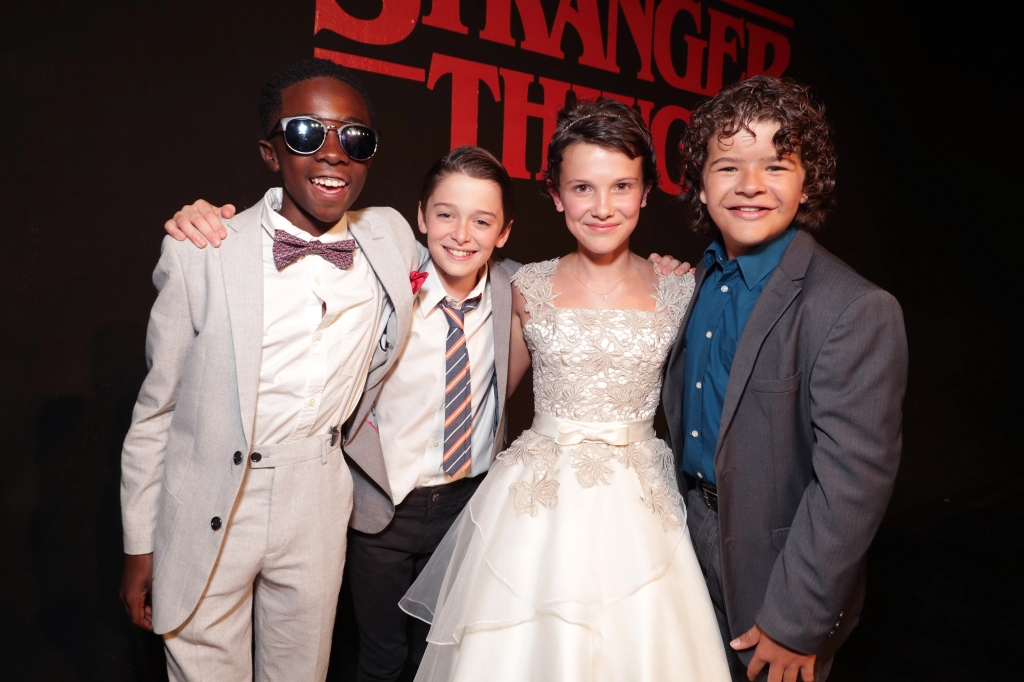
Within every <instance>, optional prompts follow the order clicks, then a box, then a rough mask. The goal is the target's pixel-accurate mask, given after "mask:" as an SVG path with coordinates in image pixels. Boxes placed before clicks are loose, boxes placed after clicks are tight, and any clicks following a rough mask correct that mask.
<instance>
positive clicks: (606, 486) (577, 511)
mask: <svg viewBox="0 0 1024 682" xmlns="http://www.w3.org/2000/svg"><path fill="white" fill-rule="evenodd" d="M557 262H558V261H557V260H553V261H547V262H543V263H533V264H530V265H527V266H524V267H523V268H522V269H521V270H520V271H519V273H518V274H517V275H516V276H515V277H514V278H513V282H514V283H515V284H516V285H517V286H518V288H519V290H520V291H521V292H522V294H523V296H524V297H525V298H526V301H527V307H526V309H527V312H529V313H530V321H529V322H527V324H526V325H525V327H524V328H523V333H524V336H525V337H526V342H527V344H528V345H529V347H530V351H531V353H532V356H533V372H534V374H533V376H534V405H535V409H536V412H537V414H536V417H535V420H534V425H533V427H532V428H531V429H530V430H528V431H526V432H525V433H523V435H521V436H520V437H519V438H518V439H516V441H515V442H514V443H512V445H511V446H510V447H509V448H508V449H507V450H506V451H504V452H503V453H501V454H500V455H498V461H496V462H495V463H494V464H493V465H492V466H491V471H490V473H489V474H488V475H487V478H486V479H485V480H484V482H483V483H482V484H481V485H480V487H479V489H478V490H477V492H476V494H475V495H474V496H473V498H472V499H471V500H470V502H469V504H468V505H467V507H466V509H465V510H464V511H463V513H462V515H461V516H460V517H459V519H458V520H457V521H456V523H455V525H454V526H453V527H452V529H451V530H450V531H449V533H448V535H447V536H446V537H445V539H444V540H443V541H442V543H441V545H440V546H439V547H438V550H437V551H436V552H435V554H434V556H433V557H432V558H431V560H430V563H429V564H428V565H427V567H426V569H425V570H424V571H423V573H422V574H421V575H420V577H419V579H418V580H417V581H416V583H415V584H414V585H413V586H412V588H411V589H410V590H409V593H408V594H407V595H406V596H405V598H404V599H403V600H402V608H403V609H405V610H406V611H407V612H409V613H411V614H412V615H414V616H417V617H419V618H422V619H423V620H426V621H428V622H430V623H432V625H431V628H430V634H429V636H428V637H427V641H428V642H429V644H428V647H427V651H426V655H425V656H424V659H423V662H422V664H421V666H420V669H419V672H418V674H417V675H416V680H417V681H419V680H438V681H441V680H444V681H448V680H467V681H468V680H471V681H473V682H478V681H479V680H488V681H489V682H490V681H496V680H508V681H510V682H512V681H515V682H523V681H526V680H537V681H540V680H560V681H561V680H564V681H577V680H578V681H584V680H586V681H594V682H598V681H600V682H622V681H623V680H630V681H633V680H665V681H671V682H687V681H691V680H692V681H693V682H698V681H699V682H714V681H717V680H722V681H723V682H724V681H727V680H729V673H728V668H727V664H726V660H725V654H724V651H723V649H722V639H721V635H720V634H719V631H718V626H717V623H716V620H715V616H714V612H713V610H712V606H711V601H710V599H709V597H708V594H707V588H706V587H705V585H704V579H703V577H702V575H701V571H700V567H699V565H698V564H697V559H696V556H695V555H694V552H693V547H692V546H691V544H690V537H689V534H688V532H687V530H686V523H685V510H684V508H683V506H682V502H681V499H680V495H679V493H678V491H677V489H676V481H675V467H674V465H673V458H672V452H671V450H669V448H668V447H667V445H666V444H665V443H664V442H663V441H661V440H659V439H657V438H654V437H653V436H654V432H653V428H652V427H651V423H652V421H653V417H654V412H655V409H656V408H657V405H658V399H659V394H660V390H661V371H662V366H663V365H664V363H665V358H666V357H667V355H668V352H669V349H670V348H671V347H672V342H673V341H674V339H675V336H676V333H677V332H678V329H679V324H680V322H681V320H682V317H683V313H684V312H685V310H686V306H687V304H688V303H689V300H690V297H691V296H692V295H693V289H694V280H693V277H692V276H691V275H686V276H684V277H663V278H661V281H660V283H659V286H658V288H657V290H656V293H655V294H654V297H655V299H656V300H657V306H656V310H655V311H654V312H644V311H638V310H596V309H583V308H558V307H556V306H555V305H554V301H555V299H556V297H557V296H558V294H557V293H555V292H553V291H552V287H551V280H550V276H551V275H552V274H553V273H554V272H555V267H556V265H557Z"/></svg>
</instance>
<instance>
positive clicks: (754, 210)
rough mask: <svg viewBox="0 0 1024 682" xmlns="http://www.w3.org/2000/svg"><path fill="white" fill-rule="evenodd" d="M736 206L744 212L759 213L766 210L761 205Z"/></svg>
mask: <svg viewBox="0 0 1024 682" xmlns="http://www.w3.org/2000/svg"><path fill="white" fill-rule="evenodd" d="M736 208H737V209H738V210H740V211H743V212H744V213H757V212H758V211H763V210H764V208H763V207H761V206H737V207H736Z"/></svg>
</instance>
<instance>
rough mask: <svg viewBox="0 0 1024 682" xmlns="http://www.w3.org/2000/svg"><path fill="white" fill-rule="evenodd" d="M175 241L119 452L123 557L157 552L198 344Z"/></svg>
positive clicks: (162, 265)
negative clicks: (177, 419) (171, 444)
mask: <svg viewBox="0 0 1024 682" xmlns="http://www.w3.org/2000/svg"><path fill="white" fill-rule="evenodd" d="M173 244H174V241H173V240H172V239H171V238H170V237H165V238H164V242H163V245H162V247H161V253H160V261H159V263H157V266H156V270H154V271H153V283H154V284H155V285H156V288H157V291H158V292H159V293H158V295H157V298H156V302H155V303H154V304H153V309H152V311H151V312H150V316H149V327H148V329H147V332H146V363H147V365H148V366H149V373H148V374H147V375H146V379H145V381H144V382H143V383H142V389H141V390H140V391H139V397H138V400H136V402H135V410H134V411H133V413H132V423H131V427H130V428H129V429H128V435H127V436H126V437H125V440H124V447H123V449H122V450H121V519H122V525H123V527H124V552H125V554H148V553H150V552H152V551H153V533H154V529H155V527H156V515H157V504H158V502H159V498H160V494H161V487H162V479H163V464H164V456H165V454H166V452H167V439H168V433H169V431H170V425H171V417H172V415H173V414H174V407H175V402H176V399H177V395H178V384H179V381H180V376H181V368H182V364H183V363H184V361H185V356H186V354H187V352H188V349H189V347H190V346H191V345H192V342H193V340H194V339H195V336H196V335H195V330H194V327H193V325H192V321H191V317H190V314H189V305H188V296H187V291H186V287H185V277H184V273H183V271H182V268H181V262H180V261H179V260H178V255H177V253H176V249H175V248H174V246H173Z"/></svg>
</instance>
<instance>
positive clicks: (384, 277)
mask: <svg viewBox="0 0 1024 682" xmlns="http://www.w3.org/2000/svg"><path fill="white" fill-rule="evenodd" d="M364 216H365V214H363V213H359V212H354V213H349V224H348V229H349V233H350V234H351V235H352V238H353V239H355V240H356V242H358V243H359V249H360V250H361V251H362V252H363V253H364V254H365V255H366V260H368V261H369V262H370V267H371V268H373V272H374V274H375V275H376V276H377V280H378V281H379V282H380V283H381V286H383V287H384V291H385V292H386V293H387V295H388V298H389V299H390V300H391V304H392V305H393V306H394V307H395V316H396V318H397V323H398V334H397V338H398V339H401V340H402V341H403V342H404V340H405V338H406V336H407V335H408V333H409V322H410V320H411V319H412V286H411V285H410V283H409V269H408V267H406V266H405V265H404V263H403V262H402V259H401V252H400V251H399V250H398V246H397V245H396V244H394V243H393V242H392V240H391V238H390V236H389V234H388V231H387V230H386V229H383V228H382V227H379V226H374V225H373V224H372V223H370V221H368V220H366V219H365V217H364ZM398 355H399V354H398V353H397V352H391V353H389V354H388V359H387V360H386V361H385V363H384V366H383V367H382V368H381V369H380V370H375V371H376V372H377V373H378V374H377V376H381V377H383V376H384V375H385V374H386V373H387V371H388V369H389V368H390V367H391V365H392V364H394V362H395V360H396V359H397V358H398Z"/></svg>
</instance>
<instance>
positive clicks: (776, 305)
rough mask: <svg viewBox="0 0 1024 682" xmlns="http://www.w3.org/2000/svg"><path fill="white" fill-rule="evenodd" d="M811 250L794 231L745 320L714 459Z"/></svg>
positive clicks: (811, 241) (801, 233) (799, 287)
mask: <svg viewBox="0 0 1024 682" xmlns="http://www.w3.org/2000/svg"><path fill="white" fill-rule="evenodd" d="M813 251H814V238H813V237H811V236H810V235H809V234H807V233H806V232H804V231H803V230H800V231H799V232H797V233H796V236H795V237H794V238H793V241H792V243H790V245H789V248H787V249H786V253H784V254H783V256H782V260H781V261H780V262H779V265H778V267H776V268H775V271H774V272H773V273H772V274H771V277H769V278H768V283H767V284H765V287H764V290H762V291H761V295H760V296H759V297H758V299H757V303H756V304H754V309H753V310H752V311H751V313H750V318H749V319H748V320H747V326H746V327H745V328H744V330H743V335H742V336H741V337H740V340H739V344H738V345H737V347H736V356H735V357H734V358H733V361H732V369H731V370H730V371H729V386H728V387H727V388H726V390H725V402H724V403H723V404H722V421H721V422H719V429H718V445H717V447H716V448H715V457H716V458H717V457H718V453H719V452H720V451H721V449H722V442H723V441H724V440H725V435H726V433H727V432H728V430H729V424H730V423H732V418H733V416H734V415H735V414H736V407H737V406H738V405H739V403H740V397H742V395H743V392H744V391H745V390H746V388H747V380H748V379H750V373H751V372H752V371H753V369H754V363H755V362H756V361H757V356H758V354H759V353H760V352H761V345H762V344H763V343H764V340H765V338H766V337H767V336H768V333H769V332H771V330H772V328H773V327H774V326H775V323H776V322H778V321H779V318H780V317H782V315H783V313H785V312H786V310H787V309H788V308H789V306H790V304H791V303H793V299H795V298H796V297H797V295H798V294H799V293H800V291H801V290H802V289H803V285H802V284H801V283H800V282H799V281H794V280H803V278H804V274H805V273H806V272H807V264H808V263H809V262H810V258H811V253H812V252H813Z"/></svg>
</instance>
